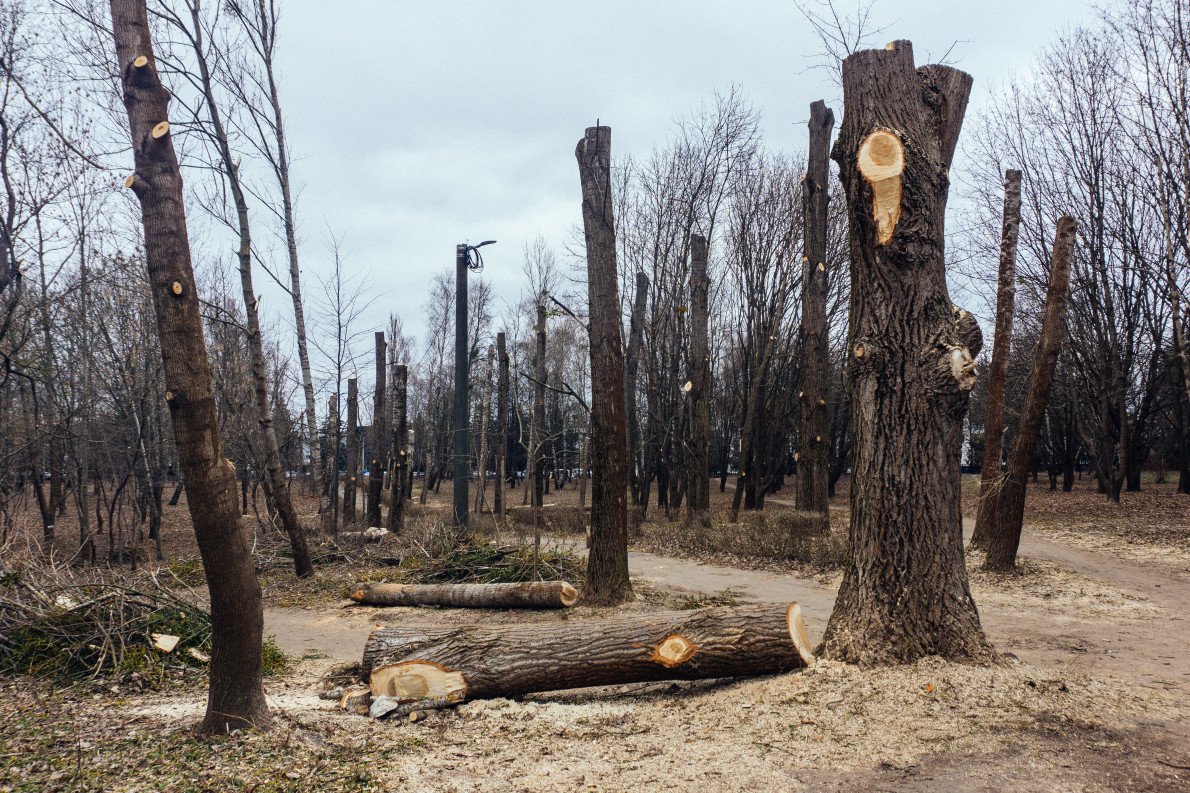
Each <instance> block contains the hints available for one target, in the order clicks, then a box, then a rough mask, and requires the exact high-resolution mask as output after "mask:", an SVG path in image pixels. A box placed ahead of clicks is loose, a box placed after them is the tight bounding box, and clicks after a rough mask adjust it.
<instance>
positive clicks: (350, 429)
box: [343, 377, 360, 524]
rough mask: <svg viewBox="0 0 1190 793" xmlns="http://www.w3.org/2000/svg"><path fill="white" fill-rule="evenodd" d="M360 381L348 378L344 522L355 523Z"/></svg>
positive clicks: (358, 472)
mask: <svg viewBox="0 0 1190 793" xmlns="http://www.w3.org/2000/svg"><path fill="white" fill-rule="evenodd" d="M359 454H360V449H359V381H358V380H357V379H356V378H354V377H352V378H350V379H348V380H347V481H346V482H344V483H343V523H345V524H351V523H355V501H356V498H357V496H356V485H357V482H358V480H359V475H360V471H359Z"/></svg>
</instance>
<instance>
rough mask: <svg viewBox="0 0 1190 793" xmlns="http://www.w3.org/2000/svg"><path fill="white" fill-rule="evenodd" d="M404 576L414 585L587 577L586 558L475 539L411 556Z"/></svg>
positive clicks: (554, 549)
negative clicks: (535, 555) (584, 559)
mask: <svg viewBox="0 0 1190 793" xmlns="http://www.w3.org/2000/svg"><path fill="white" fill-rule="evenodd" d="M407 561H408V566H407V567H406V568H405V571H404V573H405V574H404V576H403V578H402V580H403V581H405V582H406V583H411V584H515V583H520V582H522V581H570V582H576V583H577V582H581V581H582V580H583V577H584V575H583V573H584V572H585V570H584V565H583V560H582V559H580V558H579V557H577V556H575V555H574V554H572V553H570V552H568V551H564V550H561V549H557V548H542V549H541V552H540V553H539V554H538V555H537V560H536V564H534V558H533V548H532V547H522V546H502V545H495V544H493V543H488V542H482V541H473V542H468V543H463V544H460V545H456V546H454V547H450V548H446V549H442V550H439V551H438V552H437V553H433V554H430V553H425V554H423V555H421V556H413V557H409V559H408V560H407Z"/></svg>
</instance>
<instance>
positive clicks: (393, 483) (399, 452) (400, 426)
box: [388, 364, 409, 532]
mask: <svg viewBox="0 0 1190 793" xmlns="http://www.w3.org/2000/svg"><path fill="white" fill-rule="evenodd" d="M393 380H394V382H393V423H394V424H395V425H396V426H394V427H393V441H392V444H393V446H392V455H391V457H392V473H391V474H390V481H389V488H388V490H389V507H388V529H389V531H393V532H397V531H400V530H401V528H402V527H403V526H404V525H405V477H407V476H408V475H409V449H408V448H407V447H408V445H409V406H408V402H409V367H408V366H406V365H405V364H398V365H397V366H394V367H393Z"/></svg>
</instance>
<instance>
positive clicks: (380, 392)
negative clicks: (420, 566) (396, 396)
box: [364, 331, 388, 526]
mask: <svg viewBox="0 0 1190 793" xmlns="http://www.w3.org/2000/svg"><path fill="white" fill-rule="evenodd" d="M387 349H388V343H387V342H386V341H385V339H384V331H376V393H375V396H374V397H373V401H372V455H371V458H370V462H369V464H368V504H367V514H366V515H365V517H364V522H365V523H367V524H368V525H369V526H379V525H380V502H381V499H382V496H383V493H384V450H385V449H386V448H387V447H388V438H387V433H386V432H385V431H384V425H385V421H384V390H385V388H387V387H388V386H387V385H386V383H385V380H386V379H387V378H386V376H385V375H386V372H387V365H386V364H387V361H386V359H385V354H386V351H387Z"/></svg>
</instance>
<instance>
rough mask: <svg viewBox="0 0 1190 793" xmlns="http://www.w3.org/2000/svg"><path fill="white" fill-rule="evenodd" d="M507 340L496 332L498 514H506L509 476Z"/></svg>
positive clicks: (495, 503)
mask: <svg viewBox="0 0 1190 793" xmlns="http://www.w3.org/2000/svg"><path fill="white" fill-rule="evenodd" d="M506 345H507V341H506V337H505V335H504V333H503V332H500V333H497V334H496V357H497V358H498V359H499V361H500V373H499V375H498V376H497V379H496V443H495V452H496V483H495V487H494V489H493V492H492V508H493V509H494V510H495V512H496V514H497V515H503V514H504V488H506V487H507V486H508V483H507V482H505V481H504V479H505V477H506V476H508V471H507V468H508V386H509V382H508V381H509V371H508V370H509V361H508V349H507V347H506Z"/></svg>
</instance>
